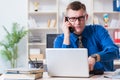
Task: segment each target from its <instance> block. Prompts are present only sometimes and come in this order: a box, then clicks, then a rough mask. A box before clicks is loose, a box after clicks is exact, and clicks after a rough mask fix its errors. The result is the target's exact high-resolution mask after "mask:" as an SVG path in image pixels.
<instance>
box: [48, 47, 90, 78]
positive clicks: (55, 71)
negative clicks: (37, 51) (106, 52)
mask: <svg viewBox="0 0 120 80" xmlns="http://www.w3.org/2000/svg"><path fill="white" fill-rule="evenodd" d="M46 63H47V71H48V75H49V76H55V77H57V76H59V77H90V75H89V67H88V51H87V49H86V48H46Z"/></svg>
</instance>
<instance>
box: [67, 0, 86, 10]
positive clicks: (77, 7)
mask: <svg viewBox="0 0 120 80" xmlns="http://www.w3.org/2000/svg"><path fill="white" fill-rule="evenodd" d="M69 9H72V10H76V11H77V10H80V9H83V10H84V11H86V6H85V4H83V3H81V2H80V1H73V2H71V3H70V4H69V5H68V6H67V8H66V11H68V10H69Z"/></svg>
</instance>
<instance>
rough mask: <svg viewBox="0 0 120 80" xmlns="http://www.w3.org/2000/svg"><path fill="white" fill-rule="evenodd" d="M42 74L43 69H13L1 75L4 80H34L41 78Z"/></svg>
mask: <svg viewBox="0 0 120 80" xmlns="http://www.w3.org/2000/svg"><path fill="white" fill-rule="evenodd" d="M43 72H44V69H43V68H13V69H7V70H6V73H5V74H3V75H2V77H4V79H5V80H6V79H10V80H13V79H14V80H16V79H23V80H28V79H30V80H35V79H38V78H41V77H42V75H43Z"/></svg>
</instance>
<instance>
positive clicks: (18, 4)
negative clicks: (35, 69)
mask: <svg viewBox="0 0 120 80" xmlns="http://www.w3.org/2000/svg"><path fill="white" fill-rule="evenodd" d="M13 22H17V23H19V24H20V25H21V26H25V27H27V0H1V1H0V33H1V34H0V40H2V39H3V38H4V36H5V32H4V30H3V28H2V26H3V25H4V26H6V27H7V28H8V29H9V30H10V29H11V26H12V23H13ZM19 47H20V51H19V55H20V58H21V59H19V61H20V64H19V65H18V66H20V67H22V66H26V57H27V40H26V39H25V38H24V39H23V40H22V41H21V42H20V44H19ZM21 49H22V50H21ZM6 64H7V62H5V63H4V62H3V60H2V58H1V56H0V73H1V72H3V70H4V69H5V68H6V66H7V65H6ZM4 67H5V68H4Z"/></svg>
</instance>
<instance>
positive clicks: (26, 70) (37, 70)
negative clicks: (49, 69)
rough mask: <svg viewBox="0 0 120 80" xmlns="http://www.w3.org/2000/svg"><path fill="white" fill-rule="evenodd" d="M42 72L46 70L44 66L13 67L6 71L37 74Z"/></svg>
mask: <svg viewBox="0 0 120 80" xmlns="http://www.w3.org/2000/svg"><path fill="white" fill-rule="evenodd" d="M41 72H44V69H43V68H13V69H7V70H6V73H10V74H35V73H41Z"/></svg>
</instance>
